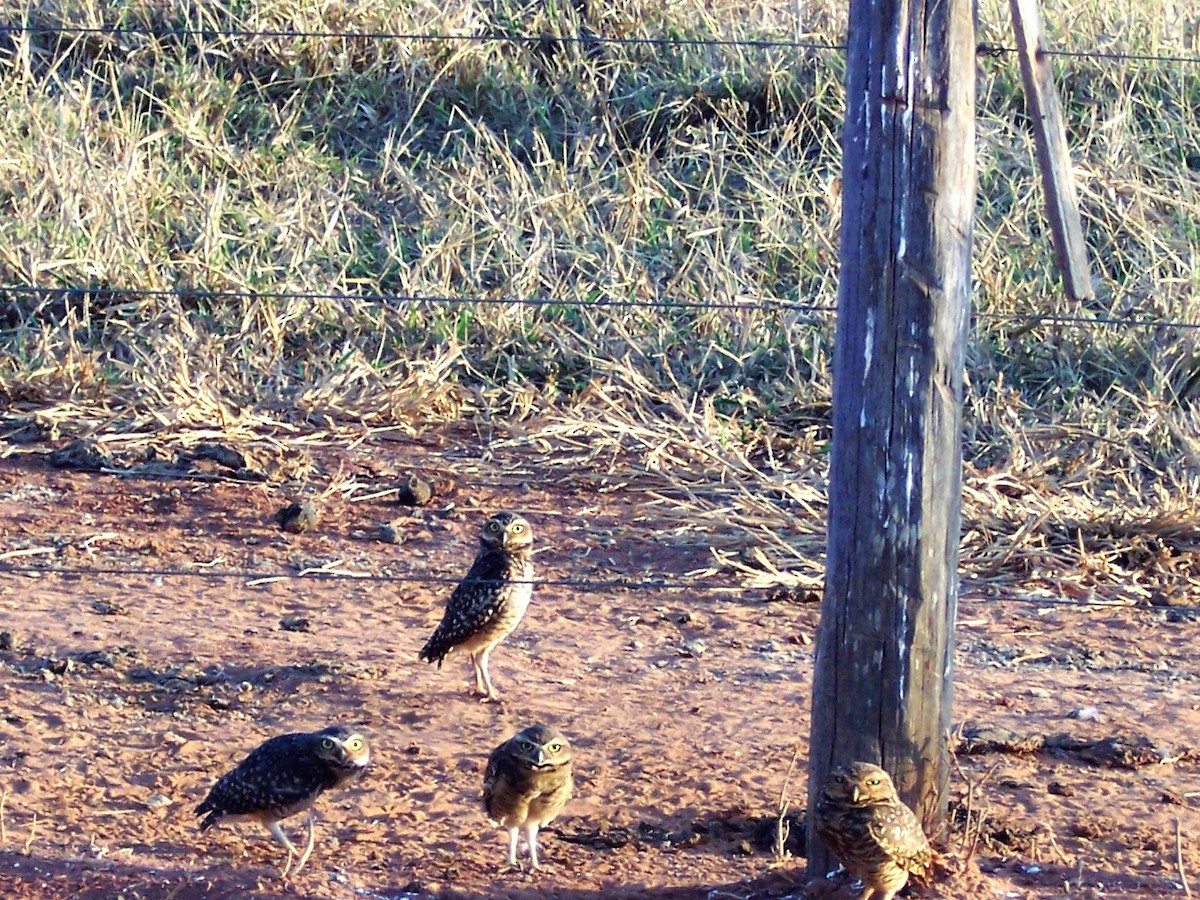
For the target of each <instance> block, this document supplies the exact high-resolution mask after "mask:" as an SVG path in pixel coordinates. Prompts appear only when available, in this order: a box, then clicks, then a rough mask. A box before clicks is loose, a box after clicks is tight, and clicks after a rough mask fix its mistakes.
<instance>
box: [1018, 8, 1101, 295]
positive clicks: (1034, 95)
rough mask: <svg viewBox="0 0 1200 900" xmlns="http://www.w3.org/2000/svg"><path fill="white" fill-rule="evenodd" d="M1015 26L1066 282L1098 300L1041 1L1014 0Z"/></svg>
mask: <svg viewBox="0 0 1200 900" xmlns="http://www.w3.org/2000/svg"><path fill="white" fill-rule="evenodd" d="M1009 7H1010V8H1011V9H1012V17H1013V28H1014V30H1015V31H1016V33H1017V57H1018V58H1019V59H1020V60H1021V77H1022V78H1023V79H1024V81H1025V106H1026V107H1027V108H1028V110H1029V119H1030V125H1031V127H1032V129H1033V144H1034V147H1036V148H1037V164H1038V169H1039V170H1040V171H1041V173H1042V190H1043V192H1044V193H1045V195H1046V218H1047V219H1049V220H1050V241H1051V243H1052V244H1053V245H1054V257H1055V259H1056V260H1057V261H1058V270H1059V271H1060V272H1061V273H1062V277H1063V286H1064V287H1065V288H1066V289H1067V296H1069V297H1070V298H1071V299H1072V300H1093V299H1095V297H1096V291H1095V289H1094V288H1093V287H1092V267H1091V266H1090V265H1089V264H1088V253H1087V242H1086V241H1085V240H1084V239H1083V222H1082V221H1081V220H1080V217H1079V201H1078V200H1077V199H1076V197H1075V181H1074V179H1073V177H1072V175H1071V153H1070V151H1069V150H1068V149H1067V127H1066V125H1065V124H1064V123H1063V114H1062V103H1061V102H1059V99H1058V90H1057V89H1056V88H1055V87H1054V74H1053V72H1052V71H1051V69H1050V60H1049V59H1047V58H1046V35H1045V33H1044V32H1043V31H1042V17H1041V15H1040V14H1039V13H1038V6H1037V0H1010V2H1009Z"/></svg>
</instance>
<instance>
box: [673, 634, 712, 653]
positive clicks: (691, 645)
mask: <svg viewBox="0 0 1200 900" xmlns="http://www.w3.org/2000/svg"><path fill="white" fill-rule="evenodd" d="M679 649H680V650H681V651H682V652H683V655H684V656H692V657H699V656H703V655H704V651H705V650H707V649H708V645H707V644H705V643H704V641H702V640H700V639H699V638H692V639H691V640H687V641H684V642H683V643H682V644H681V645H680V648H679Z"/></svg>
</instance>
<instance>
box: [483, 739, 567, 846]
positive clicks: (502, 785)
mask: <svg viewBox="0 0 1200 900" xmlns="http://www.w3.org/2000/svg"><path fill="white" fill-rule="evenodd" d="M574 786H575V783H574V781H573V780H572V778H571V745H570V744H569V743H567V739H566V738H565V737H563V735H562V732H560V731H559V730H558V729H557V728H555V727H553V726H551V725H540V724H539V725H530V726H529V727H528V728H526V729H524V730H523V731H520V732H518V733H517V734H516V735H514V736H513V737H511V738H509V739H508V740H507V741H505V742H504V743H503V744H501V745H500V746H499V747H497V748H496V749H495V750H493V751H492V755H491V756H489V757H488V764H487V770H486V771H485V772H484V775H483V808H484V811H485V812H486V813H487V816H488V820H489V821H490V822H491V823H492V824H493V825H496V826H498V827H500V828H505V829H507V830H508V864H509V865H510V866H515V865H516V864H517V835H518V832H520V831H524V832H525V840H526V843H528V844H529V863H530V865H531V866H532V867H533V868H535V869H537V868H539V865H538V852H537V833H538V829H539V828H541V827H542V826H543V825H545V824H546V823H547V822H549V821H550V820H551V819H553V818H554V817H555V816H557V815H558V814H559V813H560V812H562V808H563V806H565V805H566V802H567V800H569V799H570V797H571V791H572V790H573V789H574Z"/></svg>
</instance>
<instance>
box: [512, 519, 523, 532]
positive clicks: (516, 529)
mask: <svg viewBox="0 0 1200 900" xmlns="http://www.w3.org/2000/svg"><path fill="white" fill-rule="evenodd" d="M512 530H513V534H520V533H521V532H522V531H524V530H525V526H524V525H522V524H521V523H520V522H515V523H513V527H512Z"/></svg>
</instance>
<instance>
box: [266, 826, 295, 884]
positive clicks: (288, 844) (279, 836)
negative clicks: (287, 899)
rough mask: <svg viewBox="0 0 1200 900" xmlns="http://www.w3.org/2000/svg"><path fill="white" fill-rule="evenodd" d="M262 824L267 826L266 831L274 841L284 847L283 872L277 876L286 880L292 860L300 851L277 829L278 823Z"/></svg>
mask: <svg viewBox="0 0 1200 900" xmlns="http://www.w3.org/2000/svg"><path fill="white" fill-rule="evenodd" d="M263 824H264V825H266V826H267V831H269V832H271V834H272V835H274V836H275V840H277V841H279V843H281V844H282V845H283V846H284V849H286V850H287V855H288V856H287V862H286V863H284V866H283V871H282V872H281V873H280V876H279V877H280V878H287V877H288V872H290V871H291V868H292V859H293V857H296V856H299V855H300V851H299V850H297V849H296V845H295V844H293V843H292V842H291V841H289V840H288V836H287V835H286V834H284V833H283V829H282V828H280V827H279V823H278V822H264V823H263Z"/></svg>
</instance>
